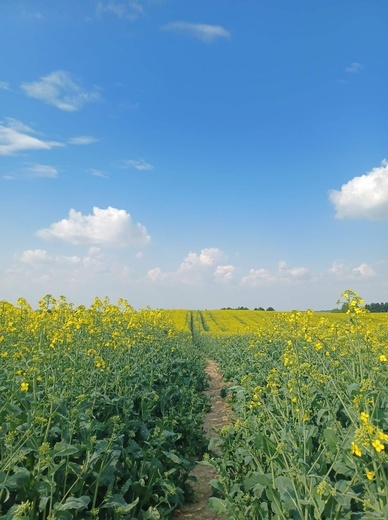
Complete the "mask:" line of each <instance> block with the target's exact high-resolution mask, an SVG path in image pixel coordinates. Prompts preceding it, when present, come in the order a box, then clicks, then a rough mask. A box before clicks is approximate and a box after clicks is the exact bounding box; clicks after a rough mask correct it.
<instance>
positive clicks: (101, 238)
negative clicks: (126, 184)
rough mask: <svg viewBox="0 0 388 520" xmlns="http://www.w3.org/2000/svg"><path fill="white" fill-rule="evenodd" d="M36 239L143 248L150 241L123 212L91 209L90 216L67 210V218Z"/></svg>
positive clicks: (138, 225)
mask: <svg viewBox="0 0 388 520" xmlns="http://www.w3.org/2000/svg"><path fill="white" fill-rule="evenodd" d="M37 235H38V236H39V237H41V238H43V239H45V240H49V239H52V238H54V239H59V240H63V241H65V242H70V243H71V244H75V245H79V244H96V245H103V246H114V247H120V246H143V245H145V244H147V243H148V242H149V241H150V236H149V235H148V233H147V230H146V228H145V227H144V226H143V225H141V224H140V223H138V224H134V223H133V221H132V217H131V215H130V214H129V213H127V212H126V211H125V210H123V209H116V208H112V207H108V208H107V209H100V208H97V207H94V208H93V214H92V215H83V214H82V213H81V212H80V211H75V210H74V209H71V210H70V212H69V218H67V219H63V220H61V221H59V222H54V223H53V224H51V226H50V227H49V228H45V229H41V230H39V231H38V232H37Z"/></svg>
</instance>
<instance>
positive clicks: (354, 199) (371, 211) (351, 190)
mask: <svg viewBox="0 0 388 520" xmlns="http://www.w3.org/2000/svg"><path fill="white" fill-rule="evenodd" d="M329 199H330V201H331V202H332V204H333V205H334V207H335V210H336V217H337V218H349V219H354V218H366V219H388V162H387V161H386V160H384V161H382V163H381V166H379V167H377V168H373V169H372V170H371V171H370V172H368V173H366V174H364V175H361V176H360V177H354V178H353V179H352V180H350V181H349V182H348V183H346V184H344V185H343V186H342V188H341V189H340V190H331V191H330V192H329Z"/></svg>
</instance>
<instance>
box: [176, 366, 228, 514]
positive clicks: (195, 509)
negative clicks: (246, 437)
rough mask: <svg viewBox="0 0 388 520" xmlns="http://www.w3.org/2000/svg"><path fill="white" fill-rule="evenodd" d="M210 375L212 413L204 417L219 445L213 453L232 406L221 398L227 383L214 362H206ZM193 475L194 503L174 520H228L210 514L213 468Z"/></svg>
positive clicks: (210, 435) (199, 466)
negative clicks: (188, 519)
mask: <svg viewBox="0 0 388 520" xmlns="http://www.w3.org/2000/svg"><path fill="white" fill-rule="evenodd" d="M206 362H207V367H206V373H207V374H208V375H209V378H210V380H209V389H208V390H207V391H206V392H205V393H206V394H207V395H208V396H209V397H210V402H211V410H210V412H208V413H207V414H206V415H205V417H204V424H203V426H204V429H205V431H206V436H207V438H208V439H209V440H210V439H212V440H213V442H214V443H215V446H213V448H212V450H213V451H215V452H217V439H218V438H219V434H218V432H219V430H220V429H221V428H222V427H223V426H225V425H226V424H227V423H228V422H229V419H230V416H231V413H232V409H231V406H230V405H229V403H228V402H226V401H225V400H223V399H222V398H221V396H220V392H221V389H222V388H223V387H225V383H224V381H223V379H222V377H221V375H220V373H219V371H218V365H217V363H216V362H215V361H212V360H211V359H206ZM191 475H193V476H195V477H196V479H197V482H194V483H193V484H192V487H193V491H194V499H193V502H191V503H186V504H184V505H183V506H181V507H180V508H179V509H177V510H176V511H175V514H174V520H179V519H184V518H192V519H195V520H216V519H218V520H224V519H225V518H226V517H224V516H220V515H216V514H215V513H212V512H211V511H210V510H209V506H208V504H209V498H210V497H211V496H212V490H211V485H210V480H211V479H213V478H216V476H217V474H216V470H215V469H214V468H213V467H212V466H208V465H202V464H197V465H196V466H195V468H194V469H193V471H192V472H191Z"/></svg>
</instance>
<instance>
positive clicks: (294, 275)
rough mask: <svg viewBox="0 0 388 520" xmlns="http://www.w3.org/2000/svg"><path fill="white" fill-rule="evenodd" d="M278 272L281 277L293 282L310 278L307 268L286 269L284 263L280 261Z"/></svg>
mask: <svg viewBox="0 0 388 520" xmlns="http://www.w3.org/2000/svg"><path fill="white" fill-rule="evenodd" d="M278 272H279V274H280V275H281V276H282V277H288V278H290V279H293V280H301V279H303V280H305V279H306V278H310V276H311V274H310V270H309V269H308V268H307V267H291V268H290V267H287V264H286V262H284V261H281V262H279V264H278Z"/></svg>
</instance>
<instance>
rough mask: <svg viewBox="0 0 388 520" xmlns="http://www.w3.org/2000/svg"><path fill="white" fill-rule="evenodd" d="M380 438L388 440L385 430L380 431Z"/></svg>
mask: <svg viewBox="0 0 388 520" xmlns="http://www.w3.org/2000/svg"><path fill="white" fill-rule="evenodd" d="M379 438H380V440H381V441H385V442H388V434H386V433H384V432H383V431H381V430H380V431H379Z"/></svg>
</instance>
